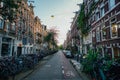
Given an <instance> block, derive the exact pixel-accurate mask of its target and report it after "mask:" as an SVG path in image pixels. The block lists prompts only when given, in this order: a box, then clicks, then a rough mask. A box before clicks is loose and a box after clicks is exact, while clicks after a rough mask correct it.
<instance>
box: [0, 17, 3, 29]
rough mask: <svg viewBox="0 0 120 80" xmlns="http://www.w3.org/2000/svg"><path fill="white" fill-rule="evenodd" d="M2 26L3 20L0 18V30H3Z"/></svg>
mask: <svg viewBox="0 0 120 80" xmlns="http://www.w3.org/2000/svg"><path fill="white" fill-rule="evenodd" d="M3 26H4V20H3V19H1V18H0V29H3Z"/></svg>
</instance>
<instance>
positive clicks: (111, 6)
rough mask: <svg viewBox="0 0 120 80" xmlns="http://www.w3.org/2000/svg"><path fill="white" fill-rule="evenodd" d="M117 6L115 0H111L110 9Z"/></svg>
mask: <svg viewBox="0 0 120 80" xmlns="http://www.w3.org/2000/svg"><path fill="white" fill-rule="evenodd" d="M114 6H115V0H109V9H110V10H111V9H112V8H113V7H114Z"/></svg>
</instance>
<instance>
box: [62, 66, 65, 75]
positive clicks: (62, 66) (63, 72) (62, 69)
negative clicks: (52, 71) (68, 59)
mask: <svg viewBox="0 0 120 80" xmlns="http://www.w3.org/2000/svg"><path fill="white" fill-rule="evenodd" d="M62 73H63V74H64V73H65V71H64V67H63V66H62Z"/></svg>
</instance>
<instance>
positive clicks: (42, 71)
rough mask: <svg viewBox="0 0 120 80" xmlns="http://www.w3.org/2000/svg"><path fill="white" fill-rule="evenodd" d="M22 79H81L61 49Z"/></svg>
mask: <svg viewBox="0 0 120 80" xmlns="http://www.w3.org/2000/svg"><path fill="white" fill-rule="evenodd" d="M23 80H82V78H81V77H80V76H79V75H78V73H77V72H76V70H75V69H74V68H73V66H72V65H71V64H70V62H69V60H68V59H66V57H65V56H64V54H63V53H62V51H59V52H57V53H56V54H54V55H53V57H52V58H51V59H50V60H48V62H46V64H44V65H42V66H39V67H38V68H37V69H36V70H34V71H33V72H32V73H31V74H30V75H29V76H27V77H26V78H24V79H23Z"/></svg>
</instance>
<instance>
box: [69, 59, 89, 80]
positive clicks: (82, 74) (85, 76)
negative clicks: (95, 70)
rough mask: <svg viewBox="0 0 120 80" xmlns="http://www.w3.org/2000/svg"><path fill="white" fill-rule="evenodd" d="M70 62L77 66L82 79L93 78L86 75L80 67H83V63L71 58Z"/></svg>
mask: <svg viewBox="0 0 120 80" xmlns="http://www.w3.org/2000/svg"><path fill="white" fill-rule="evenodd" d="M70 63H71V64H72V65H73V67H74V68H75V70H76V71H77V72H78V74H79V75H80V76H81V77H82V80H91V78H90V77H89V76H88V75H86V74H85V73H83V72H82V71H81V70H80V68H81V65H80V63H78V62H77V61H75V60H70Z"/></svg>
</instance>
